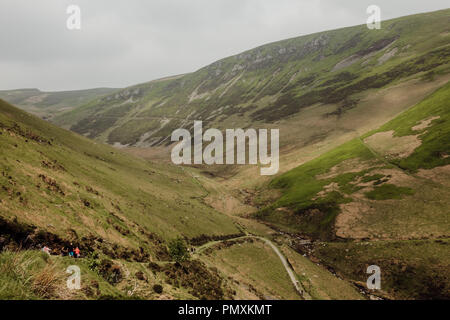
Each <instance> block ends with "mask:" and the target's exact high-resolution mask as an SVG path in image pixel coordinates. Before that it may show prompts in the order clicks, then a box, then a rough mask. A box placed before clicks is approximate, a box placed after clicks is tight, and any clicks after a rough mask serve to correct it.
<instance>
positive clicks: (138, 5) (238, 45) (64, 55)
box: [0, 0, 448, 90]
mask: <svg viewBox="0 0 450 320" xmlns="http://www.w3.org/2000/svg"><path fill="white" fill-rule="evenodd" d="M71 4H75V5H78V6H79V7H80V9H81V30H68V29H67V27H66V21H67V19H68V17H69V15H68V14H67V13H66V9H67V7H68V6H69V5H71ZM370 4H377V5H378V6H380V8H381V13H382V19H389V18H394V17H399V16H403V15H408V14H413V13H420V12H427V11H434V10H439V9H444V8H446V7H448V0H427V1H423V0H408V1H397V0H395V1H394V0H371V1H366V0H147V1H145V0H127V1H111V0H109V1H108V0H32V1H30V0H1V1H0V89H15V88H39V89H41V90H73V89H85V88H93V87H125V86H128V85H133V84H137V83H141V82H146V81H149V80H153V79H156V78H160V77H165V76H169V75H175V74H180V73H186V72H192V71H195V70H197V69H199V68H201V67H203V66H205V65H208V64H210V63H212V62H214V61H216V60H218V59H221V58H224V57H227V56H230V55H234V54H237V53H240V52H242V51H244V50H247V49H251V48H254V47H256V46H259V45H262V44H265V43H269V42H272V41H278V40H282V39H286V38H290V37H295V36H300V35H305V34H309V33H313V32H318V31H323V30H329V29H335V28H340V27H345V26H351V25H357V24H364V23H366V20H367V14H366V8H367V7H368V5H370Z"/></svg>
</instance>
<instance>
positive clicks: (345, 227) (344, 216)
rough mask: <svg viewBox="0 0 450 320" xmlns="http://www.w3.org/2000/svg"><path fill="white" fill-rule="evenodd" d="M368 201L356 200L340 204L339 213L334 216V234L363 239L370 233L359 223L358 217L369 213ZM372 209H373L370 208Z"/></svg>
mask: <svg viewBox="0 0 450 320" xmlns="http://www.w3.org/2000/svg"><path fill="white" fill-rule="evenodd" d="M371 210H372V209H371V208H370V205H369V204H368V202H362V201H356V202H350V203H346V204H343V205H341V213H340V214H339V215H338V216H337V218H336V223H335V228H336V236H338V237H341V238H353V239H363V238H369V237H370V236H371V234H370V233H369V232H368V231H367V229H366V228H362V227H361V226H358V225H359V221H360V219H361V218H362V217H363V216H364V215H367V214H370V211H371ZM372 211H373V210H372Z"/></svg>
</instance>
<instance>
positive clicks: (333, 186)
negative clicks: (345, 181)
mask: <svg viewBox="0 0 450 320" xmlns="http://www.w3.org/2000/svg"><path fill="white" fill-rule="evenodd" d="M332 191H338V192H339V185H338V184H337V183H336V182H332V183H330V184H328V185H326V186H325V187H323V190H322V191H320V192H318V193H317V196H316V197H314V198H313V200H316V199H318V198H323V197H325V196H326V195H327V194H328V193H330V192H332Z"/></svg>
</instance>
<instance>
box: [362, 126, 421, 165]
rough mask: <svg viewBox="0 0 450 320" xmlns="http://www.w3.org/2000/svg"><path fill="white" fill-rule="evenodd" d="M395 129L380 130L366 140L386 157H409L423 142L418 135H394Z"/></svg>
mask: <svg viewBox="0 0 450 320" xmlns="http://www.w3.org/2000/svg"><path fill="white" fill-rule="evenodd" d="M393 134H394V131H393V130H390V131H385V132H378V133H375V134H374V135H372V136H370V137H368V138H366V139H365V140H364V142H365V143H366V144H367V145H368V146H369V147H371V148H372V149H373V150H375V152H377V153H379V154H380V155H382V156H383V157H385V158H391V159H392V158H397V159H398V158H407V157H409V156H410V155H411V154H412V153H413V152H414V150H415V149H416V148H417V147H419V146H420V145H421V144H422V141H420V139H419V137H418V135H414V136H404V137H394V136H393Z"/></svg>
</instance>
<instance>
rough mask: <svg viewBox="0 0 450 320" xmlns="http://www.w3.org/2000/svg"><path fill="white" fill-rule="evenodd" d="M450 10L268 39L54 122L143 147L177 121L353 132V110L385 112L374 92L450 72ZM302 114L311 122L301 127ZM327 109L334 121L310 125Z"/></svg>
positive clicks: (299, 139)
mask: <svg viewBox="0 0 450 320" xmlns="http://www.w3.org/2000/svg"><path fill="white" fill-rule="evenodd" d="M449 17H450V10H442V11H437V12H432V13H426V14H419V15H413V16H407V17H402V18H398V19H393V20H389V21H384V22H383V28H382V29H381V30H375V31H374V30H368V28H367V27H366V26H365V25H361V26H355V27H349V28H344V29H339V30H333V31H326V32H321V33H316V34H312V35H307V36H302V37H298V38H292V39H288V40H283V41H279V42H275V43H271V44H267V45H263V46H261V47H258V48H255V49H252V50H249V51H246V52H243V53H241V54H238V55H235V56H232V57H228V58H225V59H222V60H219V61H217V62H215V63H213V64H211V65H209V66H206V67H204V68H202V69H200V70H198V71H196V72H193V73H190V74H186V75H181V76H176V77H172V78H166V79H161V80H156V81H151V82H149V83H144V84H140V85H136V86H133V87H130V88H126V89H123V90H121V91H118V92H116V93H113V94H111V95H108V96H105V97H102V98H99V99H96V100H94V101H91V102H89V103H88V104H86V105H84V106H82V107H78V108H76V109H74V110H72V111H70V112H67V113H64V114H61V115H59V116H58V117H56V118H55V119H54V120H53V121H54V122H55V123H56V124H58V125H63V126H65V127H70V128H71V130H73V131H75V132H78V133H80V134H83V135H86V136H88V137H90V138H95V139H98V140H100V141H103V142H108V143H110V144H115V143H119V144H121V145H132V146H138V147H148V146H156V145H165V144H168V143H170V139H168V137H169V136H170V134H171V132H172V131H173V130H174V129H175V128H179V127H185V128H191V127H192V125H193V120H203V121H204V122H205V124H204V125H205V126H211V127H216V128H221V129H224V128H231V127H248V126H252V127H261V126H264V127H267V126H271V125H278V124H279V122H280V121H281V122H282V124H283V126H284V127H286V128H289V133H286V132H285V133H284V136H283V132H282V133H281V134H282V139H281V141H282V142H281V143H282V146H288V145H289V146H292V145H297V146H299V145H300V146H301V145H304V144H308V143H310V142H311V141H317V140H319V141H320V140H323V139H325V138H326V137H329V136H334V135H341V134H342V133H343V132H346V131H348V130H349V128H348V126H347V125H346V123H345V121H344V119H345V117H346V116H347V114H351V113H360V114H363V115H366V116H367V121H369V119H370V118H377V117H378V114H377V110H376V109H375V108H367V106H365V100H366V98H367V96H368V95H370V94H373V91H379V90H380V89H383V88H388V87H392V86H395V85H397V84H399V83H400V82H404V81H409V80H412V79H414V78H421V79H427V80H432V79H434V78H436V77H437V78H438V77H439V76H441V75H445V74H448V70H449V61H450V60H449V57H450V49H449V47H448V44H449V35H450V33H449V29H448V21H449ZM416 102H418V100H417V101H414V103H416ZM320 105H322V106H326V107H325V108H319V107H316V108H315V110H317V112H316V113H318V114H314V115H311V114H306V115H305V114H303V113H304V112H307V111H306V110H307V109H308V107H309V106H320ZM393 108H396V107H395V106H393ZM397 108H401V109H400V110H397V112H399V111H402V110H404V109H405V108H406V107H405V106H398V107H397ZM297 115H298V116H300V115H301V119H302V120H303V121H301V122H302V123H304V124H300V125H294V124H297V123H298V122H299V121H298V119H297V118H296V116H297ZM319 115H320V117H321V118H322V119H323V122H325V123H324V124H323V125H322V123H318V124H317V125H316V126H315V127H314V128H308V129H307V130H305V127H304V126H305V125H306V124H308V123H311V122H312V121H315V120H316V118H315V117H316V116H319ZM385 120H387V119H385ZM359 123H361V122H355V121H353V124H354V125H356V126H358V125H359ZM330 125H334V126H335V127H336V128H334V127H332V128H330ZM353 129H358V127H356V128H353ZM286 131H287V129H286Z"/></svg>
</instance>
